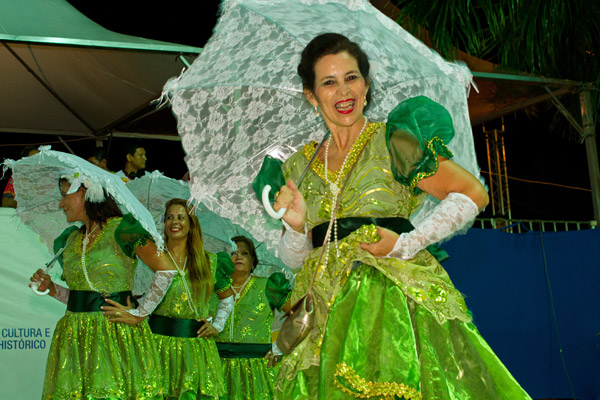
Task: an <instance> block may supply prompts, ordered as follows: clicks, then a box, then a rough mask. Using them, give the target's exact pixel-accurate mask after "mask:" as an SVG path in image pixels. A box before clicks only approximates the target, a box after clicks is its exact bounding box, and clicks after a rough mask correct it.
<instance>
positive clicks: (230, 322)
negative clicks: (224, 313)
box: [229, 274, 252, 342]
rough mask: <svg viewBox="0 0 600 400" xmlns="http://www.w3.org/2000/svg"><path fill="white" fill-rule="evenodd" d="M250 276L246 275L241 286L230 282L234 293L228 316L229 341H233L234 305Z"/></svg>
mask: <svg viewBox="0 0 600 400" xmlns="http://www.w3.org/2000/svg"><path fill="white" fill-rule="evenodd" d="M250 278H252V274H249V275H248V277H247V278H246V280H245V281H244V283H243V284H242V286H233V281H232V282H231V290H233V293H234V295H233V309H232V310H231V315H230V316H229V341H230V342H233V320H234V319H235V306H236V304H237V301H238V300H239V299H240V297H241V296H242V292H243V291H244V288H245V287H246V285H247V284H248V282H250ZM235 289H240V291H239V292H238V291H237V290H235Z"/></svg>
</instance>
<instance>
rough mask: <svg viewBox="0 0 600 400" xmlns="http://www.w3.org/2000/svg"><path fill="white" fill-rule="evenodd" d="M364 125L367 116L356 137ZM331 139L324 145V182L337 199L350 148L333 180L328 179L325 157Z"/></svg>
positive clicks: (326, 156) (365, 124) (365, 125)
mask: <svg viewBox="0 0 600 400" xmlns="http://www.w3.org/2000/svg"><path fill="white" fill-rule="evenodd" d="M366 127H367V118H365V123H364V124H363V127H362V129H361V130H360V133H359V134H358V136H357V137H356V138H357V139H358V138H359V137H360V136H361V135H362V134H363V132H364V131H365V128H366ZM332 140H333V139H332V138H331V137H330V138H329V140H328V141H327V146H325V182H327V183H329V188H330V190H331V194H332V196H333V198H334V199H337V196H338V194H339V193H340V179H341V177H342V171H343V170H344V167H345V166H346V162H347V161H348V157H350V150H348V153H346V157H344V161H343V162H342V166H341V167H340V169H339V170H338V173H337V177H336V179H335V181H333V182H332V181H330V180H329V177H328V176H327V173H328V167H327V159H328V158H329V145H330V144H331V142H332ZM353 144H354V143H353Z"/></svg>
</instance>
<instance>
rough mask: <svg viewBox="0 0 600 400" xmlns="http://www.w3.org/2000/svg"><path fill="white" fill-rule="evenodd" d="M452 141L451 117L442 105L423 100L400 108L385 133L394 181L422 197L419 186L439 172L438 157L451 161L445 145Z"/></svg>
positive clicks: (403, 103) (405, 102) (420, 97)
mask: <svg viewBox="0 0 600 400" xmlns="http://www.w3.org/2000/svg"><path fill="white" fill-rule="evenodd" d="M453 137H454V126H453V124H452V117H451V116H450V113H449V112H448V110H446V109H445V108H444V107H443V106H442V105H440V104H438V103H436V102H435V101H433V100H431V99H429V98H427V97H424V96H418V97H413V98H412V99H408V100H405V101H403V102H402V103H400V104H398V105H397V106H396V108H394V109H393V110H392V112H391V113H390V114H389V115H388V121H387V123H386V130H385V139H386V145H387V147H388V151H389V153H390V158H391V167H392V173H393V174H394V178H395V179H396V180H397V181H398V182H400V183H402V184H403V185H406V186H408V187H410V188H411V190H412V191H413V192H414V193H416V194H418V193H420V192H421V191H420V190H419V189H418V188H417V187H416V186H417V184H418V183H419V181H421V180H422V179H423V178H427V177H429V176H431V175H433V174H435V173H436V172H437V169H438V166H439V161H438V156H443V157H446V158H452V152H451V151H450V150H449V149H448V147H446V144H447V143H449V142H450V141H451V140H452V138H453Z"/></svg>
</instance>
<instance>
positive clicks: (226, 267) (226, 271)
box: [215, 251, 235, 293]
mask: <svg viewBox="0 0 600 400" xmlns="http://www.w3.org/2000/svg"><path fill="white" fill-rule="evenodd" d="M234 270H235V266H234V265H233V261H231V256H230V255H229V254H227V253H225V252H223V251H222V252H219V253H217V268H215V292H217V293H220V292H224V291H226V290H227V289H229V288H230V287H231V282H232V279H231V274H233V271H234Z"/></svg>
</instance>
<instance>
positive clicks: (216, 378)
mask: <svg viewBox="0 0 600 400" xmlns="http://www.w3.org/2000/svg"><path fill="white" fill-rule="evenodd" d="M164 220H165V230H164V232H165V237H166V244H167V254H168V256H169V257H170V258H171V259H172V261H173V263H174V264H175V265H176V266H177V270H178V274H177V276H176V277H175V278H174V279H173V283H172V284H171V287H170V288H169V290H168V292H167V294H166V295H165V297H164V299H163V300H162V302H161V303H160V304H159V306H158V307H157V308H156V310H155V311H154V313H153V314H152V315H151V316H150V318H149V321H148V322H149V323H150V328H151V329H152V332H153V333H154V339H155V341H156V347H157V348H158V352H159V358H160V369H161V370H162V373H163V377H162V387H163V395H164V397H165V399H213V398H218V397H219V396H221V395H224V394H225V392H226V391H225V383H224V379H223V373H222V369H221V361H220V359H219V353H218V351H217V346H216V344H215V341H214V339H213V336H215V335H217V334H218V333H219V332H221V331H222V330H223V326H224V323H225V321H226V320H227V318H228V317H229V313H230V312H231V309H232V308H233V296H232V294H233V292H232V290H231V273H232V272H233V263H232V262H231V258H230V256H229V255H228V254H227V253H218V254H212V253H209V252H207V251H205V250H204V244H203V240H202V230H201V228H200V223H199V222H198V218H197V217H196V216H195V215H193V214H191V213H190V210H189V209H188V207H187V201H186V200H184V199H171V200H169V201H168V202H167V203H166V205H165V214H164ZM213 291H215V292H216V293H217V295H218V297H219V299H220V300H221V301H220V304H219V310H218V312H217V316H216V318H215V319H214V320H213V321H212V322H209V321H208V319H207V317H208V299H209V298H210V296H211V294H212V293H213ZM114 305H115V306H116V307H117V308H124V307H123V306H121V305H119V304H118V303H114ZM115 310H116V309H115ZM134 322H135V321H133V320H132V321H131V323H134Z"/></svg>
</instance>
